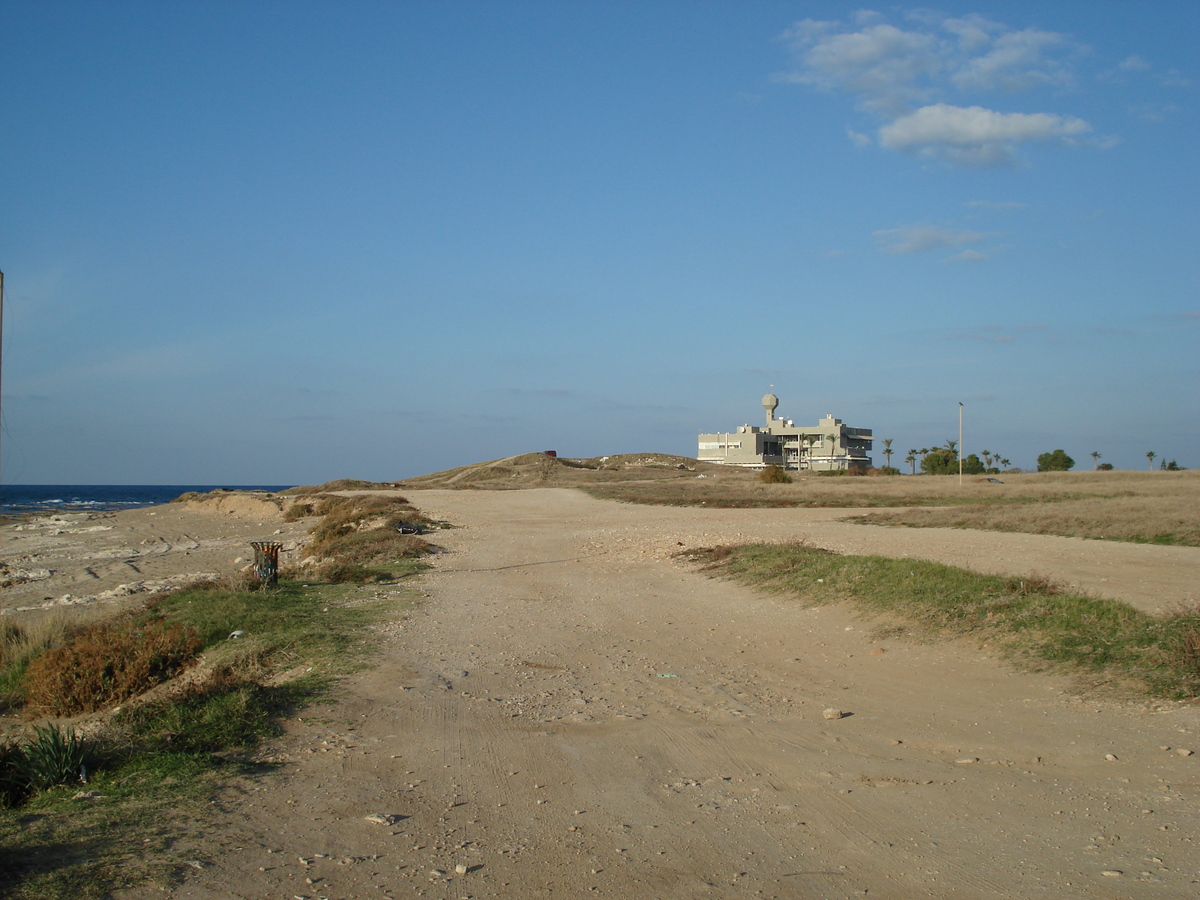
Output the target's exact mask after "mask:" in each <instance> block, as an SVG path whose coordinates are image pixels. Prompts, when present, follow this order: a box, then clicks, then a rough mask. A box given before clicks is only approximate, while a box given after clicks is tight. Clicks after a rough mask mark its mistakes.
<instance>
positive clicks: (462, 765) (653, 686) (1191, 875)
mask: <svg viewBox="0 0 1200 900" xmlns="http://www.w3.org/2000/svg"><path fill="white" fill-rule="evenodd" d="M413 499H414V502H416V503H417V504H418V505H419V506H420V507H421V508H422V509H424V510H426V511H428V512H430V513H431V514H433V515H435V516H438V517H442V518H445V519H448V520H450V521H453V522H457V523H459V524H460V525H461V526H462V527H461V528H459V529H456V530H454V531H450V532H446V533H444V534H443V535H441V536H439V537H440V539H441V541H442V543H443V544H444V545H445V546H447V547H448V548H449V549H450V550H451V551H452V552H451V553H449V554H446V555H445V556H442V557H439V560H440V562H439V565H438V568H437V570H436V571H435V572H433V573H431V574H430V575H429V576H427V578H426V579H425V587H426V590H427V593H428V597H427V601H426V603H425V604H424V605H423V607H422V608H421V609H420V610H419V611H418V612H416V613H415V614H413V615H412V616H411V617H409V618H408V619H407V620H406V621H404V622H403V623H400V624H399V625H398V627H397V628H396V629H395V630H394V631H395V633H394V636H393V637H392V638H391V639H389V641H388V643H387V646H386V650H385V653H384V656H383V658H382V660H381V662H380V665H379V666H378V667H377V668H375V669H373V670H372V671H370V672H369V673H365V674H364V675H362V676H360V677H358V678H356V679H355V680H354V681H353V682H352V683H351V684H350V685H349V690H348V693H347V696H346V698H345V699H344V701H343V702H341V703H340V704H339V705H338V706H337V707H335V708H333V709H332V710H317V711H314V712H313V714H312V715H311V717H310V718H307V719H306V720H305V721H299V720H298V721H295V722H292V723H289V732H290V733H289V736H288V737H287V738H286V739H284V740H282V741H281V742H280V743H279V746H278V747H277V748H274V750H275V752H276V753H277V754H278V756H279V758H280V759H284V760H286V761H287V762H286V765H285V768H284V772H283V774H279V775H273V776H270V777H267V778H264V779H263V780H262V781H260V782H247V783H246V784H245V785H243V786H242V793H240V794H235V793H232V792H231V794H230V795H229V796H228V797H227V798H226V800H225V804H226V811H225V812H224V813H223V814H220V815H218V817H217V819H216V821H215V823H208V824H205V825H204V826H197V827H196V829H195V831H194V832H193V833H192V834H190V835H189V836H188V837H187V838H185V839H183V840H181V841H180V843H179V844H178V845H177V848H176V851H177V852H178V853H179V854H181V856H180V858H181V859H190V858H196V859H199V860H201V861H202V862H203V863H204V868H203V869H201V870H199V871H193V870H191V869H188V870H187V871H188V873H189V874H188V876H187V879H186V882H185V883H184V884H182V885H181V886H178V887H176V888H174V889H173V890H172V891H171V892H170V894H169V895H170V896H172V897H175V898H216V897H221V898H227V897H239V898H263V897H284V898H287V897H305V898H318V897H326V898H382V897H392V898H399V897H431V898H461V897H469V898H517V897H519V898H525V897H541V896H545V897H563V898H567V897H571V898H574V897H580V896H592V895H595V896H609V897H622V898H651V897H661V898H700V897H703V898H735V897H737V898H741V897H763V898H792V897H797V898H799V897H803V898H808V897H814V898H816V897H837V898H842V897H859V896H864V895H865V896H882V897H901V898H906V897H914V898H915V897H935V898H1001V897H1003V898H1011V897H1038V896H1044V897H1053V898H1074V897H1081V898H1082V897H1088V898H1091V897H1099V898H1110V897H1111V898H1120V897H1133V896H1136V897H1139V898H1141V897H1149V898H1159V897H1162V898H1176V897H1177V898H1192V897H1194V896H1196V895H1197V892H1200V876H1198V875H1197V871H1198V869H1200V850H1198V848H1197V845H1196V843H1195V841H1196V835H1197V826H1198V825H1200V816H1198V814H1197V806H1196V801H1197V799H1198V796H1197V795H1198V793H1200V791H1198V790H1197V784H1198V777H1197V776H1198V772H1200V769H1198V768H1197V766H1198V765H1200V753H1196V754H1194V755H1191V756H1186V755H1181V753H1180V751H1181V750H1182V751H1185V752H1186V751H1187V750H1196V751H1200V738H1198V736H1197V731H1198V730H1200V711H1198V710H1197V709H1195V708H1189V707H1182V706H1178V705H1174V704H1163V705H1161V706H1157V707H1143V706H1139V705H1129V706H1121V705H1117V704H1112V703H1103V702H1097V701H1089V702H1083V701H1080V700H1078V699H1074V698H1073V697H1072V696H1071V695H1070V694H1069V693H1068V692H1067V691H1066V688H1067V685H1066V682H1065V681H1064V680H1062V679H1056V678H1050V677H1044V676H1033V675H1020V674H1015V673H1014V672H1012V671H1011V670H1010V669H1008V668H1007V667H1006V666H1004V665H1002V664H1000V663H998V662H996V661H995V660H993V659H990V658H989V656H988V655H987V651H986V650H980V649H978V648H976V647H974V646H972V645H969V644H966V643H961V642H960V643H943V644H938V645H936V646H929V645H917V644H912V643H906V642H903V641H899V640H894V639H887V638H880V637H878V636H877V634H876V633H875V632H874V630H873V626H872V624H871V623H870V622H867V621H863V620H860V619H857V618H855V617H854V616H853V615H852V614H851V613H850V612H849V611H848V610H845V609H840V608H815V609H805V608H802V607H801V606H800V605H798V604H797V603H795V602H789V601H786V600H781V599H778V598H773V597H767V596H763V595H761V594H758V593H755V592H753V591H751V590H748V589H745V588H741V587H738V586H735V585H731V584H728V583H724V582H718V581H713V580H711V579H708V578H705V577H703V576H701V575H699V574H697V573H695V572H692V571H689V570H688V569H687V568H686V567H684V566H682V565H680V564H679V563H677V562H674V561H671V560H669V559H666V558H665V554H666V553H667V551H668V550H669V549H673V548H675V547H677V544H676V542H677V541H682V542H684V543H685V544H692V543H693V542H695V543H704V542H708V543H711V542H712V541H710V540H709V539H708V538H707V537H705V535H707V534H708V533H709V532H710V531H714V530H715V531H719V532H731V533H728V534H727V539H729V540H736V539H739V538H742V537H760V536H763V535H761V534H759V533H758V532H759V531H766V532H769V533H770V534H772V535H776V536H778V537H780V538H790V537H794V536H797V535H798V533H799V532H800V531H803V529H804V528H811V527H819V528H820V529H821V530H822V531H823V532H824V533H825V535H826V538H827V539H829V540H833V539H835V538H836V540H843V539H844V540H846V541H853V540H868V538H869V536H870V535H871V533H876V534H877V535H881V536H883V537H884V539H886V536H887V535H901V536H903V535H920V534H921V533H920V532H915V531H909V530H900V529H875V528H870V529H868V528H864V527H858V526H852V525H841V526H836V527H837V528H838V529H840V530H839V531H836V532H835V531H834V530H833V529H834V528H835V526H834V525H828V524H826V523H822V522H819V521H818V522H816V525H815V526H814V525H813V520H814V519H819V518H820V517H821V515H822V514H814V515H809V516H808V517H807V519H806V521H807V524H788V523H787V522H786V521H784V520H785V519H786V518H787V517H786V516H784V515H782V513H781V511H767V512H765V513H764V512H746V513H741V512H735V513H729V512H727V511H713V512H712V514H708V515H706V512H707V511H692V510H664V509H654V508H643V507H631V506H620V505H616V504H611V503H601V502H598V501H594V500H591V499H589V498H587V497H585V496H583V495H581V494H578V493H575V492H571V491H520V492H505V493H486V492H459V493H455V492H435V491H430V492H420V493H417V494H415V495H414V496H413ZM791 515H793V516H794V513H793V514H791ZM716 522H720V523H723V524H722V525H721V527H719V528H715V529H714V527H713V526H714V524H715V523H716ZM789 529H797V531H795V532H792V531H789ZM827 529H828V530H827ZM843 533H844V534H843ZM955 534H959V533H958V532H956V533H955ZM698 538H703V540H697V539H698ZM926 540H927V541H932V542H933V543H936V540H934V539H931V538H926ZM1046 540H1047V539H1044V538H1034V539H1030V541H1031V544H1030V546H1031V547H1034V548H1040V552H1041V553H1043V554H1044V553H1045V552H1046V551H1045V550H1044V546H1045V545H1044V544H1043V543H1042V542H1045V541H1046ZM1050 543H1056V542H1053V541H1051V542H1050ZM851 546H852V545H848V547H851ZM1097 546H1100V547H1101V548H1110V547H1111V545H1097ZM856 549H857V548H856ZM1133 549H1134V550H1140V551H1157V550H1161V549H1163V548H1152V547H1141V548H1133ZM947 552H952V553H959V552H964V550H963V548H962V547H957V548H952V549H949V550H947ZM1005 552H1007V551H1005ZM1150 555H1153V554H1150ZM1054 558H1055V555H1054V553H1050V555H1049V556H1048V557H1043V556H1039V557H1038V560H1037V562H1038V564H1037V565H1027V564H1026V562H1027V560H1026V559H1024V558H1020V557H1012V558H1011V559H1010V562H1011V563H1012V565H1013V566H1014V568H1015V570H1017V571H1028V570H1029V569H1037V570H1038V571H1045V572H1049V573H1050V574H1055V570H1053V569H1052V568H1051V567H1050V566H1043V565H1042V563H1043V562H1044V561H1046V560H1053V559H1054ZM1071 565H1080V566H1082V563H1080V562H1078V560H1073V561H1072V562H1071ZM1150 569H1151V571H1152V572H1154V571H1157V567H1156V566H1150ZM1081 571H1082V570H1081ZM1087 577H1095V573H1088V575H1087ZM1104 577H1108V578H1109V579H1110V580H1109V581H1108V582H1105V583H1107V584H1114V583H1115V584H1120V585H1123V584H1126V583H1128V584H1131V585H1133V586H1134V587H1136V585H1137V583H1138V582H1139V580H1140V578H1139V577H1133V578H1127V577H1126V575H1125V573H1122V572H1116V573H1111V572H1110V573H1107V574H1106V575H1105V576H1104ZM829 707H837V708H839V709H841V710H843V711H844V712H846V713H847V715H846V716H844V717H842V718H840V719H836V720H828V719H825V718H824V717H823V715H822V711H823V710H825V709H826V708H829ZM1110 756H1111V757H1113V758H1111V759H1110V758H1108V757H1110ZM371 814H381V815H385V816H389V817H395V819H394V821H393V822H392V823H391V824H375V823H372V822H370V821H367V819H366V818H365V817H366V816H368V815H371ZM302 860H303V861H302ZM456 867H461V868H462V869H464V870H465V871H462V872H460V871H456ZM1116 873H1119V874H1116ZM151 896H157V897H161V896H163V893H162V892H160V891H157V890H143V891H137V892H129V893H128V894H124V895H122V897H123V898H135V897H136V898H142V897H151Z"/></svg>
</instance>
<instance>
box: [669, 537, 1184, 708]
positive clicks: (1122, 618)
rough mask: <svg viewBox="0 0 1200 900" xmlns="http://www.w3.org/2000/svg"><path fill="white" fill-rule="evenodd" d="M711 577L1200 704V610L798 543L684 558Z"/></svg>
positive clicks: (1038, 666)
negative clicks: (848, 608) (1163, 609)
mask: <svg viewBox="0 0 1200 900" xmlns="http://www.w3.org/2000/svg"><path fill="white" fill-rule="evenodd" d="M686 555H687V557H688V558H690V559H693V560H696V561H699V562H703V563H704V564H705V565H706V567H707V569H708V571H709V572H711V573H712V574H714V575H721V576H725V577H729V578H735V579H738V580H740V581H744V582H747V583H750V584H753V585H756V586H759V587H762V588H765V589H767V590H770V591H772V592H776V593H780V594H784V595H786V596H790V597H795V598H796V599H797V600H800V601H802V602H805V603H810V604H816V603H840V602H849V603H852V604H854V605H855V606H857V607H860V608H861V609H863V610H864V611H866V612H869V613H871V614H874V615H879V616H886V617H888V619H889V622H890V623H898V624H892V625H891V627H890V632H891V633H893V634H908V635H910V636H912V637H915V638H917V639H933V638H940V637H943V636H946V635H949V636H953V637H962V636H965V637H970V638H974V639H975V640H978V641H980V642H986V643H988V644H989V645H993V646H997V647H999V648H1000V649H1001V650H1002V652H1003V653H1004V654H1005V655H1006V656H1007V657H1008V658H1009V659H1010V660H1011V661H1012V662H1014V663H1016V664H1017V665H1018V666H1019V667H1021V668H1024V669H1027V670H1034V671H1055V672H1059V673H1071V674H1077V675H1081V676H1086V677H1087V679H1088V680H1089V681H1090V682H1092V683H1099V684H1106V685H1109V686H1111V687H1116V688H1118V689H1119V690H1131V689H1132V690H1136V691H1138V692H1144V693H1146V694H1149V695H1151V696H1155V697H1167V698H1172V699H1183V698H1192V697H1196V696H1198V695H1200V604H1193V605H1191V606H1190V607H1189V608H1186V609H1181V610H1179V611H1177V612H1176V613H1174V614H1172V615H1167V616H1152V615H1149V614H1148V613H1144V612H1141V611H1139V610H1137V609H1134V608H1133V607H1132V606H1129V605H1128V604H1126V603H1121V602H1119V601H1116V600H1105V599H1100V598H1096V597H1087V596H1082V595H1079V594H1072V593H1070V592H1068V591H1066V590H1065V589H1064V588H1062V587H1061V586H1059V585H1057V584H1055V583H1053V582H1051V581H1049V580H1047V579H1044V578H1038V577H1032V578H1030V577H1024V578H1018V577H1010V578H1005V577H1001V576H995V575H980V574H976V573H973V572H969V571H967V570H965V569H959V568H955V567H953V566H946V565H942V564H940V563H932V562H924V561H919V560H911V559H887V558H884V557H878V556H847V555H841V554H837V553H832V552H830V551H828V550H822V549H818V548H815V547H811V546H807V545H804V544H751V545H745V546H736V547H735V546H727V547H716V548H711V549H706V550H696V551H689V552H688V553H687V554H686Z"/></svg>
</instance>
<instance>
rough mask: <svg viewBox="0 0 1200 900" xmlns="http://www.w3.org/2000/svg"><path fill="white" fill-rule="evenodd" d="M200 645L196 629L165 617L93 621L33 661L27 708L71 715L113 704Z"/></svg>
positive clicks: (168, 672)
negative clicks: (146, 620) (140, 620)
mask: <svg viewBox="0 0 1200 900" xmlns="http://www.w3.org/2000/svg"><path fill="white" fill-rule="evenodd" d="M200 646H201V642H200V637H199V636H198V635H197V633H196V631H195V630H194V629H192V628H184V627H183V626H181V625H178V624H167V623H166V622H162V621H155V622H150V623H149V624H144V625H139V624H138V623H137V622H135V621H134V620H132V619H128V620H124V621H118V622H104V623H101V624H98V625H92V626H89V627H88V628H85V629H83V630H82V631H79V632H78V633H76V634H75V635H74V636H73V637H72V638H71V639H70V640H69V641H68V642H67V643H65V644H63V645H62V646H59V647H55V648H53V649H51V650H47V651H46V652H45V653H43V654H42V655H41V656H38V657H37V658H35V659H34V660H33V661H31V662H30V663H29V668H27V669H26V670H25V679H24V690H25V700H26V703H27V711H28V712H29V713H30V714H31V715H51V716H73V715H78V714H80V713H86V712H95V711H96V710H98V709H104V708H105V707H107V706H115V705H116V704H118V703H122V702H124V701H125V700H128V699H129V698H130V697H136V696H137V695H138V694H140V693H142V692H144V691H147V690H149V689H150V688H152V687H154V686H155V685H156V684H159V683H160V682H163V681H166V680H167V679H168V678H170V677H171V676H173V675H174V674H176V673H177V672H179V671H180V670H181V669H183V668H184V667H185V666H186V665H187V664H188V663H189V662H191V661H192V660H193V659H194V658H195V656H196V653H197V651H198V650H199V649H200Z"/></svg>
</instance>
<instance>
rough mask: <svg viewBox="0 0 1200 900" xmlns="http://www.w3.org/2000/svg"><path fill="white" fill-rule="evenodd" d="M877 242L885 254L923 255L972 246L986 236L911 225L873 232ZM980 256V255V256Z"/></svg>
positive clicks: (929, 226) (971, 232) (933, 226)
mask: <svg viewBox="0 0 1200 900" xmlns="http://www.w3.org/2000/svg"><path fill="white" fill-rule="evenodd" d="M874 236H875V240H877V241H878V242H879V243H880V244H881V245H882V246H883V249H884V251H885V252H887V253H896V254H901V253H923V252H925V251H926V250H942V249H945V248H946V247H961V246H962V245H963V244H974V243H978V242H979V241H981V240H983V239H984V238H985V237H987V235H985V234H983V233H982V232H979V231H956V230H954V229H949V228H939V227H938V226H936V225H911V226H908V227H905V228H888V229H884V230H882V231H876V232H875V235H874ZM980 255H981V256H982V254H980Z"/></svg>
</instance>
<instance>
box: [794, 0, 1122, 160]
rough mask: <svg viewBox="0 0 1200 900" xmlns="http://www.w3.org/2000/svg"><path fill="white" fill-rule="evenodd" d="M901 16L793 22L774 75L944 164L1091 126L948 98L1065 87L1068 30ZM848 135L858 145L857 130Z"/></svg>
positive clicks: (889, 142)
mask: <svg viewBox="0 0 1200 900" xmlns="http://www.w3.org/2000/svg"><path fill="white" fill-rule="evenodd" d="M910 20H911V21H912V22H913V23H914V24H912V25H910V26H909V27H906V28H901V27H897V26H895V25H892V24H889V23H887V22H885V21H883V17H882V16H880V15H879V14H878V13H865V14H859V15H858V16H857V17H856V21H855V22H854V23H853V24H849V25H847V24H843V23H841V22H828V21H816V20H813V19H805V20H803V21H801V22H797V23H796V24H795V25H793V26H792V27H791V28H790V29H788V31H787V32H785V34H784V37H785V39H786V40H787V41H788V42H789V45H790V47H791V50H792V52H793V54H794V58H795V60H796V63H797V65H796V67H795V68H794V69H793V70H792V71H790V72H787V73H785V74H784V75H782V76H780V77H781V79H782V80H786V81H790V82H793V83H797V84H805V85H809V86H812V87H816V88H819V89H822V90H827V91H844V92H846V93H849V94H851V95H853V96H854V97H855V98H856V105H857V106H858V108H859V109H860V110H862V111H864V112H867V113H870V114H872V115H874V116H876V117H878V118H881V119H883V120H884V121H885V124H884V125H883V126H882V127H881V128H880V129H879V134H878V138H879V143H880V145H881V146H883V147H885V148H887V149H891V150H897V151H902V152H910V153H914V154H917V155H920V156H925V157H930V158H936V159H940V160H943V161H945V162H949V163H953V164H959V165H971V166H995V165H1011V164H1012V163H1013V162H1014V161H1015V160H1016V159H1017V153H1018V150H1019V148H1020V147H1021V146H1022V145H1024V144H1028V143H1031V142H1037V141H1041V142H1047V141H1057V142H1059V143H1062V142H1064V141H1065V140H1067V139H1069V138H1072V137H1076V136H1078V135H1081V134H1084V133H1086V132H1088V131H1090V130H1091V126H1090V125H1089V124H1088V123H1087V122H1085V121H1084V120H1083V119H1079V118H1076V117H1074V116H1068V115H1058V114H1055V113H1049V112H1000V111H998V110H995V109H992V108H989V107H985V106H983V105H979V104H971V105H964V104H956V103H951V102H949V100H950V99H952V98H953V95H956V94H958V95H962V94H978V93H1004V94H1008V95H1012V94H1016V93H1020V92H1023V91H1030V90H1033V89H1036V88H1052V89H1055V90H1062V89H1066V88H1070V87H1072V86H1073V85H1074V84H1075V82H1076V80H1077V79H1076V74H1075V69H1074V65H1073V60H1074V58H1075V57H1076V56H1077V55H1078V53H1079V52H1080V51H1081V49H1082V48H1081V47H1080V45H1078V44H1077V43H1076V42H1075V41H1074V40H1073V39H1071V38H1070V37H1069V36H1067V35H1063V34H1059V33H1057V32H1051V31H1043V30H1040V29H1036V28H1025V29H1020V30H1018V29H1014V28H1011V27H1009V26H1007V25H1004V24H1002V23H999V22H995V21H992V20H990V19H986V18H984V17H982V16H978V15H971V16H965V17H958V18H938V17H935V16H933V15H932V14H930V13H928V12H925V13H921V14H919V15H918V14H915V13H914V14H912V15H910ZM1139 60H1140V57H1129V58H1128V59H1127V60H1126V61H1125V63H1124V64H1123V65H1124V66H1126V67H1128V68H1136V67H1137V66H1138V65H1139ZM847 134H848V135H849V136H850V139H851V140H852V141H853V142H855V143H856V144H859V145H861V144H862V140H861V138H862V137H863V135H862V134H861V132H859V131H856V130H852V129H847Z"/></svg>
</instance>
